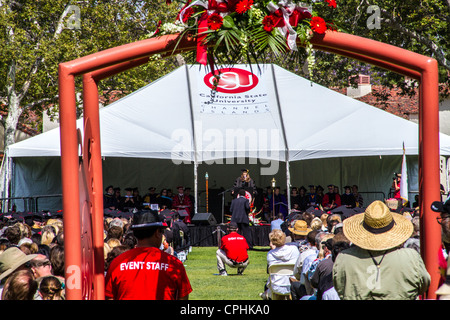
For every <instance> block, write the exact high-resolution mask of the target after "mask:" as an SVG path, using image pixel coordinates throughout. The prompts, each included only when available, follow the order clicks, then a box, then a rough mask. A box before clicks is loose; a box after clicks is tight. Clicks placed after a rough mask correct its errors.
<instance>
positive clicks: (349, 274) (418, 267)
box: [333, 246, 437, 300]
mask: <svg viewBox="0 0 450 320" xmlns="http://www.w3.org/2000/svg"><path fill="white" fill-rule="evenodd" d="M370 253H371V254H372V256H373V259H372V257H371V256H370ZM370 253H369V251H368V250H365V249H361V248H359V247H357V246H352V247H351V248H349V249H346V250H344V251H342V252H341V253H339V255H338V256H337V258H336V261H335V263H334V266H333V283H334V287H335V289H336V291H337V292H338V294H339V297H340V298H341V299H342V300H414V299H416V298H417V296H418V295H420V294H422V293H424V292H425V291H426V290H427V289H428V287H429V285H430V280H431V278H430V275H429V274H428V272H427V270H426V269H425V264H424V263H423V260H422V257H421V256H420V254H419V253H418V252H417V251H416V250H413V249H408V248H400V249H391V250H389V251H387V252H386V254H385V255H384V257H383V254H384V253H385V251H371V252H370ZM436 259H437V257H436ZM374 260H375V261H374ZM380 261H381V263H380ZM377 264H379V267H377Z"/></svg>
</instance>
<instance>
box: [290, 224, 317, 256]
mask: <svg viewBox="0 0 450 320" xmlns="http://www.w3.org/2000/svg"><path fill="white" fill-rule="evenodd" d="M289 231H290V232H291V238H292V241H291V242H288V243H286V244H288V245H294V246H296V247H297V248H298V249H299V251H300V253H301V252H302V251H303V250H306V249H307V248H308V247H307V246H305V245H307V243H308V241H307V240H306V236H307V235H308V233H309V232H310V231H311V229H310V228H308V225H307V223H306V221H305V220H296V221H295V223H294V226H293V227H292V228H289Z"/></svg>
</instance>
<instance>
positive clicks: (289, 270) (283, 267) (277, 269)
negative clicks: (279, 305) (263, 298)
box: [269, 263, 295, 300]
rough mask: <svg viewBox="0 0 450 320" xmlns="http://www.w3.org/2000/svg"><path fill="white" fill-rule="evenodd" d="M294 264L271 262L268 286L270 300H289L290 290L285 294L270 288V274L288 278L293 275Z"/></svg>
mask: <svg viewBox="0 0 450 320" xmlns="http://www.w3.org/2000/svg"><path fill="white" fill-rule="evenodd" d="M294 266H295V264H293V263H279V264H273V265H271V266H270V267H269V286H270V291H271V292H272V300H291V291H290V290H289V291H288V293H286V294H280V293H276V292H274V290H273V288H272V276H274V275H279V276H284V277H287V278H289V277H290V276H293V275H294Z"/></svg>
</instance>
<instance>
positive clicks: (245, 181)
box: [233, 169, 256, 196]
mask: <svg viewBox="0 0 450 320" xmlns="http://www.w3.org/2000/svg"><path fill="white" fill-rule="evenodd" d="M241 171H242V173H241V176H240V177H238V178H237V179H236V180H235V181H234V184H233V187H234V190H233V193H234V191H235V190H236V189H237V190H239V189H244V190H247V191H248V192H250V193H251V194H252V196H254V194H255V193H256V186H255V182H254V181H253V179H252V178H250V173H249V172H248V169H242V170H241Z"/></svg>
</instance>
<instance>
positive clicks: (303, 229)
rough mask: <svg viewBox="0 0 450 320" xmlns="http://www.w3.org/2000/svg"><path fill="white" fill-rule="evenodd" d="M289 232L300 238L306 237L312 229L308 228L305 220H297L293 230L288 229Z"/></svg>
mask: <svg viewBox="0 0 450 320" xmlns="http://www.w3.org/2000/svg"><path fill="white" fill-rule="evenodd" d="M288 229H289V231H290V232H292V233H293V234H296V235H300V236H306V235H308V233H310V232H311V231H312V229H310V228H308V225H307V223H306V221H305V220H297V221H295V223H294V227H293V228H288Z"/></svg>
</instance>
